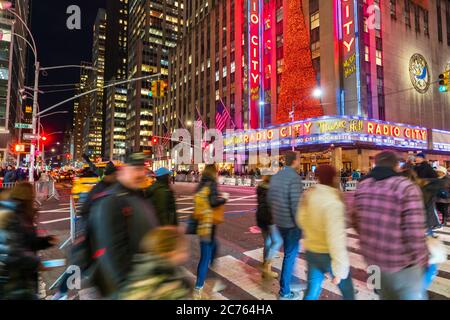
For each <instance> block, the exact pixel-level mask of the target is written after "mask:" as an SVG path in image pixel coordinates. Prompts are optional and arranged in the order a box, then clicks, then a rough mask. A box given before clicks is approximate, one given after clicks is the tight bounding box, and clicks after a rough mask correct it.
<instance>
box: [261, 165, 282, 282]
mask: <svg viewBox="0 0 450 320" xmlns="http://www.w3.org/2000/svg"><path fill="white" fill-rule="evenodd" d="M261 174H262V175H263V176H262V181H261V183H260V184H259V185H258V187H257V188H256V194H257V196H258V207H257V209H256V224H257V226H258V227H259V228H260V229H261V233H262V236H263V239H264V262H263V266H262V268H263V270H262V276H263V278H269V279H270V278H277V277H278V273H276V272H273V271H272V261H273V259H274V258H275V256H276V254H277V253H278V250H280V247H281V246H282V245H283V239H282V238H281V235H280V232H279V231H278V229H277V226H276V225H275V223H274V222H273V216H272V210H271V208H270V204H269V200H268V197H267V194H268V192H269V184H270V178H271V177H272V175H273V174H274V172H273V171H270V170H268V169H263V170H262V172H261Z"/></svg>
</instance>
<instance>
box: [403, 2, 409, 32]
mask: <svg viewBox="0 0 450 320" xmlns="http://www.w3.org/2000/svg"><path fill="white" fill-rule="evenodd" d="M403 14H404V16H405V25H406V27H407V28H411V3H410V0H405V11H404V12H403Z"/></svg>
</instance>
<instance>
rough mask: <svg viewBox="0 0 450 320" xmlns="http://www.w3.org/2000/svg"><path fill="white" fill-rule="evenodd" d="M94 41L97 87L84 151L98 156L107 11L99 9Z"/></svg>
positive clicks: (100, 142)
mask: <svg viewBox="0 0 450 320" xmlns="http://www.w3.org/2000/svg"><path fill="white" fill-rule="evenodd" d="M93 32H94V38H93V39H94V41H93V46H92V67H93V68H94V69H93V71H92V78H91V80H92V81H89V80H88V81H89V84H92V85H90V86H91V87H92V88H93V89H94V88H97V91H95V92H94V93H93V94H92V95H91V99H90V103H91V105H90V110H89V113H88V114H89V116H88V117H87V119H86V122H85V131H87V135H85V137H84V138H85V141H84V151H85V152H86V154H87V155H89V156H91V157H93V158H98V157H102V142H103V102H104V101H103V92H104V89H103V87H104V85H105V50H106V11H105V10H104V9H99V11H98V13H97V18H96V20H95V24H94V28H93Z"/></svg>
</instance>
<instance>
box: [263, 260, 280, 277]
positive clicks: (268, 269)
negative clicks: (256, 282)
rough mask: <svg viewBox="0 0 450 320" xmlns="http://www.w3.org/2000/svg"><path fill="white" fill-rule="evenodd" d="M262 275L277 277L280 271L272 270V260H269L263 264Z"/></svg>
mask: <svg viewBox="0 0 450 320" xmlns="http://www.w3.org/2000/svg"><path fill="white" fill-rule="evenodd" d="M262 277H263V278H264V279H277V278H278V273H276V272H273V271H272V262H271V261H267V262H265V263H264V264H263V266H262Z"/></svg>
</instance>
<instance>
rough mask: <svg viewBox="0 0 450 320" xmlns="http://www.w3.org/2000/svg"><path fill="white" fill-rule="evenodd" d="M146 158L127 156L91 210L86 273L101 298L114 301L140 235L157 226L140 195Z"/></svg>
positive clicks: (138, 155) (130, 264)
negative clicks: (90, 254)
mask: <svg viewBox="0 0 450 320" xmlns="http://www.w3.org/2000/svg"><path fill="white" fill-rule="evenodd" d="M146 161H147V157H146V156H145V154H143V153H134V154H131V155H130V156H129V157H128V158H127V161H126V165H124V166H122V167H120V168H118V171H117V182H116V183H115V184H114V185H113V186H111V187H110V188H108V190H107V192H105V193H104V194H103V195H102V196H101V197H100V198H99V199H97V201H95V202H94V203H93V205H92V207H91V211H90V214H89V219H88V234H89V242H90V246H91V252H92V253H93V254H92V257H93V263H92V264H91V265H90V267H89V270H88V271H87V272H86V274H87V275H88V276H89V278H90V281H91V283H92V284H93V285H94V286H95V287H96V288H97V289H98V291H99V293H100V295H101V296H102V297H104V298H112V299H114V298H117V294H118V292H119V290H120V289H121V288H122V287H123V285H124V283H125V281H126V279H127V276H128V274H129V272H130V271H131V269H132V267H133V263H132V260H133V257H134V256H135V254H137V253H139V252H140V243H141V241H142V239H143V238H144V236H145V235H146V234H147V233H148V232H150V231H151V230H153V229H154V228H156V227H158V226H159V221H158V218H157V216H156V212H155V209H154V208H153V206H152V205H151V203H150V202H149V200H148V199H145V198H144V196H143V191H142V189H141V188H142V185H144V184H145V181H146V173H147V168H146V167H145V163H146Z"/></svg>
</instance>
